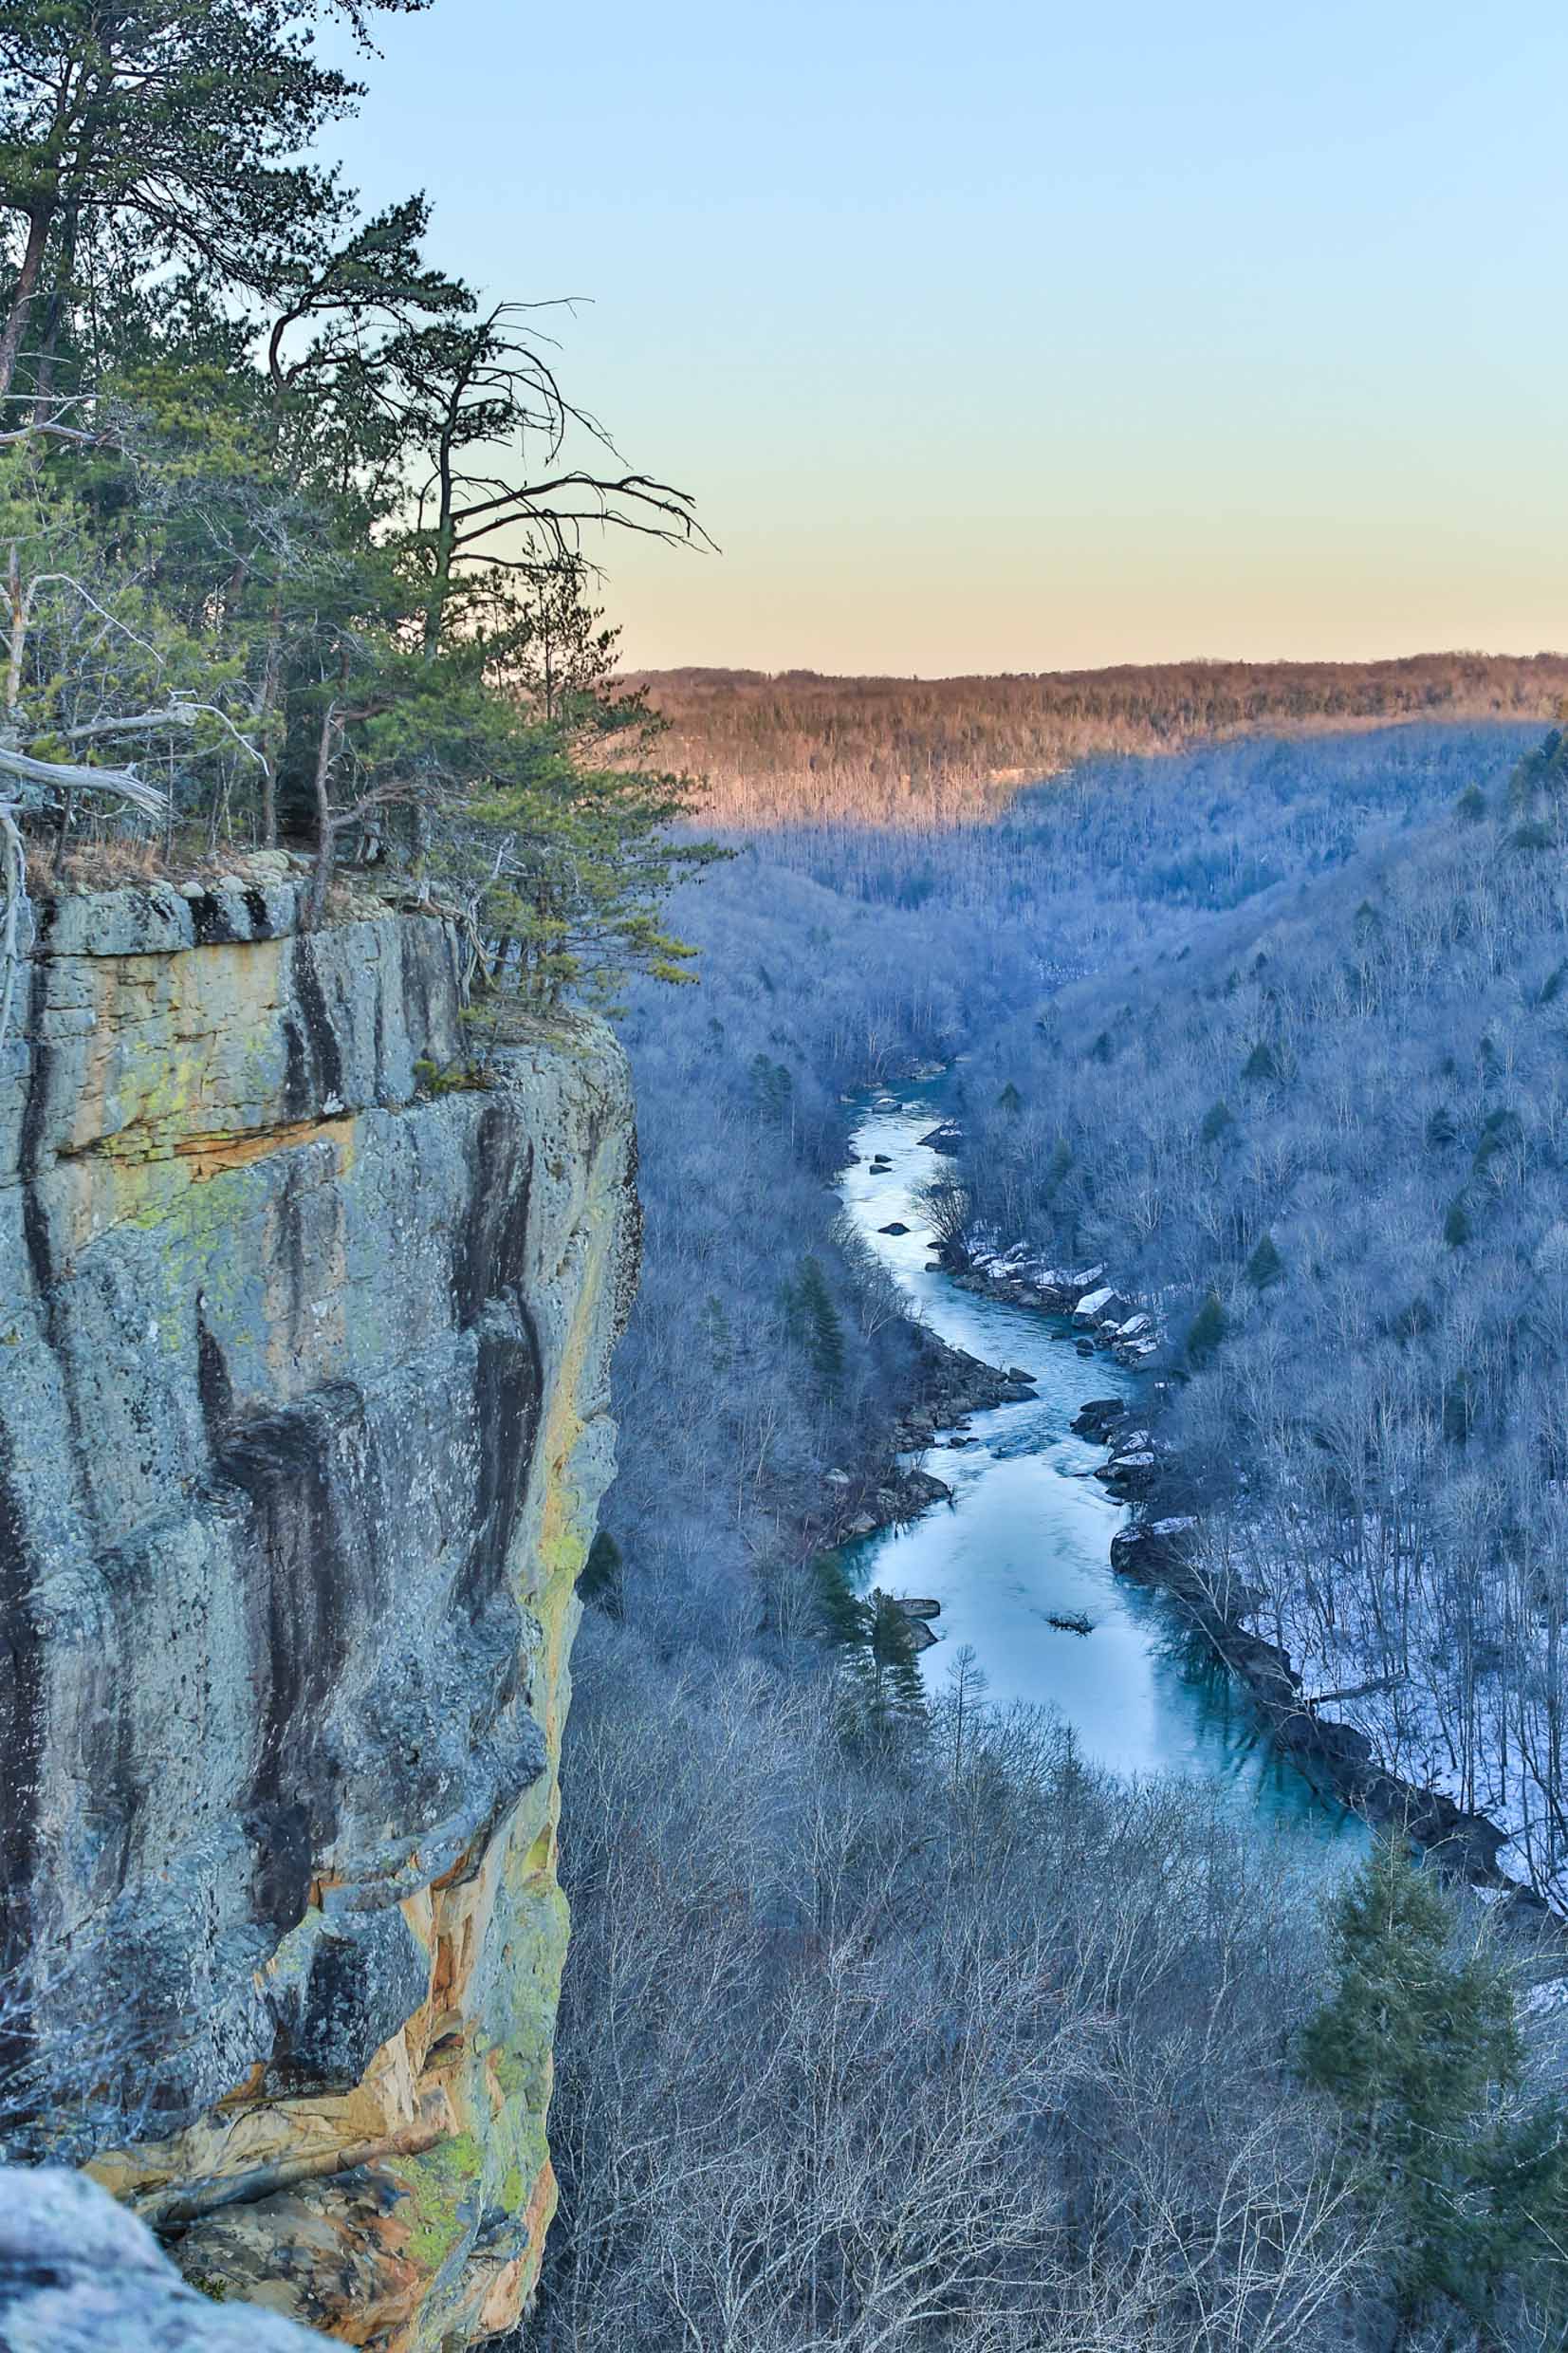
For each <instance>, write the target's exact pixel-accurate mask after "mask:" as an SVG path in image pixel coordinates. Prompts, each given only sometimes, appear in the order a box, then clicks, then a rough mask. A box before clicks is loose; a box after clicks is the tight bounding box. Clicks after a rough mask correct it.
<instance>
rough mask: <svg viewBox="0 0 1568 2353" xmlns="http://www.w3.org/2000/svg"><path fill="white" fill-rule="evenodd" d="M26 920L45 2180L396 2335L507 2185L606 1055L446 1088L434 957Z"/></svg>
mask: <svg viewBox="0 0 1568 2353" xmlns="http://www.w3.org/2000/svg"><path fill="white" fill-rule="evenodd" d="M295 898H296V895H295V893H294V891H293V890H292V889H291V888H290V887H288V886H286V885H278V886H273V887H271V888H268V889H267V890H261V889H246V890H235V891H233V892H228V893H226V892H223V891H215V892H208V893H204V894H200V895H197V896H196V897H194V898H189V897H183V896H182V895H181V894H179V893H177V892H175V891H172V890H170V889H169V888H168V887H167V886H163V885H158V886H154V887H151V888H148V889H146V890H138V891H121V892H115V893H109V894H103V895H101V896H100V897H98V898H96V899H64V900H62V901H60V902H59V903H58V905H57V907H56V908H55V909H54V911H53V914H52V917H51V919H50V920H49V921H47V922H46V925H45V926H44V928H43V931H42V936H41V938H40V941H39V943H38V949H37V953H36V954H35V956H34V959H33V963H32V968H31V991H30V998H29V1002H28V1009H27V1013H26V1018H25V1020H24V1021H23V1023H22V1024H21V1028H20V1033H19V1034H18V1035H16V1036H14V1037H13V1038H12V1039H11V1040H10V1041H9V1043H8V1044H7V1045H6V1046H5V1047H0V1264H4V1265H5V1266H6V1267H7V1268H8V1269H10V1270H11V1273H10V1276H9V1280H8V1285H7V1289H6V1292H5V1294H4V1297H3V1301H0V1343H5V1344H4V1347H3V1350H0V1372H3V1379H0V1583H3V1584H4V1587H5V1590H4V1593H3V1594H0V1603H3V1605H4V1607H5V1610H6V1616H7V1622H8V1625H9V1627H10V1628H11V1629H12V1630H13V1637H12V1640H11V1642H10V1644H9V1649H8V1651H7V1654H6V1657H5V1659H4V1662H3V1664H0V1752H3V1753H5V1755H6V1756H7V1759H8V1781H9V1785H10V1792H11V1794H12V1796H13V1803H12V1805H11V1806H9V1809H8V1813H9V1818H8V1820H7V1821H6V1823H5V1824H4V1826H3V1829H0V1875H3V1883H4V1893H5V1896H6V1899H7V1901H8V1906H9V1913H10V1917H11V1918H12V1919H13V1921H14V1922H15V1923H16V1924H17V1930H18V1933H19V1936H20V1937H21V1939H22V1941H23V1942H24V1943H25V1945H26V1947H27V1949H28V1951H29V1952H30V1954H31V1955H33V1956H34V1958H35V1960H36V1961H37V1962H38V1963H39V1964H40V1970H41V1983H42V1985H43V1989H44V1990H43V1992H42V1995H41V2002H42V2008H41V2012H40V2023H41V2025H42V2027H43V2029H44V2030H45V2036H46V2047H59V2048H61V2049H65V2048H68V2047H70V2044H71V2041H72V2037H73V2035H76V2034H79V2033H80V2032H81V2031H82V2030H83V2026H84V2023H85V2021H86V2018H87V2016H88V2014H89V2013H90V2015H91V2018H92V2020H93V2021H94V2022H95V2030H96V2029H101V2028H102V2026H103V2023H104V2022H105V2021H107V2020H112V2021H113V2022H114V2026H115V2030H116V2032H122V2034H123V2038H124V2044H125V2047H127V2048H133V2049H135V2050H137V2051H138V2052H146V2053H156V2065H151V2066H147V2067H146V2068H144V2069H143V2070H142V2074H143V2076H144V2080H145V2086H146V2091H147V2105H146V2113H145V2114H144V2115H142V2116H140V2117H139V2118H138V2120H137V2123H136V2129H135V2132H134V2136H133V2137H132V2138H131V2139H130V2140H128V2141H127V2144H126V2145H122V2146H119V2147H110V2148H106V2149H103V2150H101V2151H100V2153H99V2154H98V2155H97V2156H96V2157H95V2158H94V2160H93V2166H92V2170H93V2171H94V2173H95V2174H96V2175H97V2176H98V2177H99V2178H101V2180H103V2181H104V2182H106V2183H107V2184H108V2185H109V2186H110V2187H112V2188H113V2189H114V2190H115V2192H116V2193H117V2195H119V2196H121V2197H122V2198H124V2199H125V2200H127V2201H128V2202H129V2203H130V2204H131V2205H132V2206H133V2207H134V2208H137V2209H138V2210H139V2211H140V2212H142V2213H143V2214H145V2215H146V2216H147V2217H148V2218H149V2219H151V2220H152V2221H153V2222H154V2223H155V2224H157V2226H159V2227H160V2229H161V2230H162V2232H163V2233H164V2235H165V2236H166V2238H167V2241H168V2243H169V2245H170V2246H171V2248H172V2250H173V2251H174V2253H175V2257H176V2259H177V2260H178V2261H179V2262H180V2263H181V2264H182V2266H184V2267H185V2268H186V2269H187V2270H189V2271H190V2272H191V2273H192V2274H193V2275H195V2276H200V2277H203V2278H216V2279H219V2280H222V2281H225V2282H228V2283H230V2284H231V2285H232V2287H233V2288H234V2291H235V2292H236V2293H237V2294H242V2295H254V2296H257V2297H259V2298H261V2299H262V2300H263V2301H265V2302H266V2303H267V2305H268V2306H270V2307H272V2308H273V2309H274V2310H277V2311H281V2312H286V2313H288V2314H291V2315H292V2316H294V2317H295V2318H297V2319H299V2320H301V2321H303V2322H305V2323H307V2324H308V2325H312V2326H314V2327H318V2328H323V2329H326V2330H329V2331H330V2332H331V2333H333V2334H335V2335H338V2336H340V2337H341V2338H342V2339H343V2340H344V2341H346V2342H349V2343H356V2344H377V2345H380V2346H384V2347H387V2348H389V2349H393V2353H415V2349H418V2348H425V2347H434V2346H438V2345H442V2344H447V2343H451V2342H464V2341H466V2339H467V2338H470V2337H473V2336H477V2335H479V2334H482V2333H483V2332H484V2331H486V2330H494V2329H499V2328H501V2327H503V2326H506V2325H510V2322H511V2321H512V2319H513V2318H514V2317H515V2315H516V2312H517V2311H518V2309H519V2308H520V2307H521V2306H522V2304H523V2302H524V2301H525V2300H526V2296H527V2294H528V2293H529V2292H530V2291H531V2288H532V2286H533V2283H534V2280H535V2279H536V2277H537V2272H538V2263H539V2254H540V2247H541V2240H542V2233H543V2229H544V2224H545V2222H546V2221H547V2219H548V2210H549V2206H550V2201H551V2191H550V2181H549V2175H548V2166H547V2158H546V2155H545V2148H544V2104H545V2102H546V2099H547V2095H548V2084H549V2048H550V2031H551V2025H552V2021H553V2015H554V2005H555V1998H556V1992H557V1988H558V1984H559V1978H560V1972H561V1965H562V1959H563V1949H564V1938H565V1910H564V1904H563V1899H562V1898H561V1895H560V1891H559V1889H558V1887H557V1884H556V1879H555V1823H556V1817H557V1810H558V1796H557V1787H556V1761H557V1758H558V1755H559V1743H560V1736H561V1725H562V1716H563V1712H564V1708H565V1704H566V1696H567V1673H566V1660H567V1654H568V1652H569V1649H570V1643H571V1638H572V1633H573V1631H574V1629H575V1625H576V1621H577V1612H578V1603H577V1600H576V1594H575V1581H576V1576H577V1572H578V1570H579V1568H580V1567H581V1563H582V1560H583V1557H584V1554H585V1551H586V1547H587V1545H588V1543H589V1542H590V1540H591V1538H592V1534H593V1529H594V1519H595V1513H596V1510H597V1506H598V1501H599V1497H600V1493H601V1491H602V1490H603V1488H604V1486H605V1485H606V1483H607V1481H608V1478H609V1475H610V1472H611V1468H612V1439H613V1430H612V1425H611V1423H610V1420H609V1417H608V1360H609V1353H610V1349H611V1346H612V1344H613V1341H614V1338H615V1336H616V1334H617V1331H618V1325H619V1323H620V1321H621V1320H622V1319H623V1317H624V1314H625V1310H626V1305H627V1301H628V1297H629V1291H630V1286H631V1282H632V1280H633V1279H634V1277H633V1271H632V1263H631V1262H632V1259H633V1257H634V1254H635V1247H636V1204H635V1195H633V1194H632V1192H631V1171H632V1168H633V1165H634V1160H633V1138H632V1121H631V1110H630V1102H629V1093H628V1084H627V1077H626V1071H625V1066H624V1063H623V1060H622V1057H621V1055H620V1053H619V1051H618V1047H616V1046H615V1045H614V1043H613V1041H612V1040H611V1039H610V1037H609V1035H608V1033H607V1032H606V1031H604V1030H603V1029H602V1028H600V1027H598V1026H597V1025H595V1024H593V1023H589V1022H586V1021H582V1020H581V1019H577V1018H571V1017H563V1019H562V1020H561V1021H560V1022H559V1023H557V1024H555V1025H553V1026H551V1027H546V1028H542V1029H541V1031H540V1033H539V1035H538V1036H537V1038H536V1039H534V1040H533V1041H532V1042H531V1043H529V1044H527V1045H526V1046H524V1047H514V1048H512V1049H510V1050H508V1051H507V1052H506V1053H504V1054H500V1055H498V1056H497V1057H496V1058H495V1061H494V1065H493V1067H492V1068H491V1069H490V1070H489V1072H488V1074H487V1080H488V1083H487V1084H486V1085H485V1086H484V1087H470V1086H443V1087H442V1088H441V1089H439V1090H438V1091H433V1090H432V1089H430V1088H429V1086H428V1085H427V1084H426V1083H425V1080H426V1074H427V1073H428V1070H429V1068H430V1067H431V1066H434V1067H436V1068H439V1069H449V1068H452V1067H453V1066H456V1065H460V1064H461V1061H462V1047H463V1039H462V1030H461V1021H460V1006H459V981H458V974H459V960H458V951H457V943H456V941H455V939H454V937H453V936H452V933H451V932H450V931H449V929H448V928H447V927H446V926H445V925H443V924H442V923H441V922H439V921H437V920H435V919H434V918H429V917H417V916H411V915H406V914H399V913H396V912H394V911H392V910H391V909H385V910H379V911H378V910H375V909H369V910H367V911H365V912H364V914H363V916H362V919H358V920H354V921H348V922H342V923H340V924H336V925H334V926H331V927H329V928H327V929H325V930H323V931H321V932H317V933H314V934H303V933H301V932H300V931H299V930H298V928H297V922H296V916H297V909H296V904H295Z"/></svg>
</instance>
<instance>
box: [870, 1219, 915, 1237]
mask: <svg viewBox="0 0 1568 2353" xmlns="http://www.w3.org/2000/svg"><path fill="white" fill-rule="evenodd" d="M876 1231H877V1232H878V1233H908V1232H909V1228H908V1226H903V1225H900V1224H899V1222H898V1220H897V1218H896V1217H895V1219H894V1221H893V1223H892V1225H891V1226H878V1227H877V1229H876Z"/></svg>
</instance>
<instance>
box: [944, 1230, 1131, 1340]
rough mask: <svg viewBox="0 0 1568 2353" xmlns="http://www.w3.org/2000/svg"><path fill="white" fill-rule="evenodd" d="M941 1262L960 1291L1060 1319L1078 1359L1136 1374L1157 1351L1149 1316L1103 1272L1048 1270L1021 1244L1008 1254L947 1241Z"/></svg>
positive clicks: (1052, 1268)
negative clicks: (1102, 1360)
mask: <svg viewBox="0 0 1568 2353" xmlns="http://www.w3.org/2000/svg"><path fill="white" fill-rule="evenodd" d="M942 1263H943V1265H944V1266H945V1267H946V1268H947V1269H948V1270H949V1272H950V1274H951V1276H952V1279H953V1281H954V1282H955V1283H956V1284H957V1285H958V1287H959V1288H960V1289H961V1290H967V1291H977V1292H980V1293H981V1294H982V1295H983V1296H984V1297H986V1298H987V1299H1001V1300H1005V1302H1006V1304H1007V1305H1008V1306H1013V1307H1033V1308H1035V1309H1037V1310H1038V1311H1039V1313H1040V1314H1042V1315H1058V1316H1062V1317H1065V1318H1066V1319H1067V1321H1068V1322H1069V1323H1070V1324H1071V1325H1072V1326H1073V1335H1074V1337H1075V1338H1076V1341H1077V1344H1078V1347H1079V1351H1080V1353H1081V1354H1082V1355H1084V1356H1094V1355H1097V1354H1105V1355H1108V1356H1111V1357H1114V1358H1115V1359H1116V1362H1117V1363H1118V1364H1125V1365H1127V1366H1128V1367H1129V1368H1130V1369H1132V1370H1136V1369H1138V1368H1140V1367H1142V1366H1145V1365H1147V1363H1148V1362H1149V1360H1150V1359H1151V1358H1152V1357H1153V1356H1155V1355H1157V1354H1158V1352H1159V1345H1160V1338H1159V1328H1158V1325H1157V1324H1156V1322H1155V1319H1154V1316H1153V1313H1152V1312H1151V1311H1150V1310H1149V1309H1148V1308H1146V1307H1143V1306H1140V1305H1139V1304H1138V1302H1137V1301H1136V1300H1135V1299H1133V1298H1130V1297H1129V1296H1128V1295H1127V1294H1126V1293H1125V1292H1122V1291H1119V1290H1117V1288H1116V1286H1115V1284H1114V1283H1108V1282H1107V1281H1106V1279H1105V1269H1104V1268H1103V1267H1100V1266H1096V1267H1085V1268H1082V1269H1079V1271H1078V1272H1077V1273H1073V1272H1069V1271H1067V1270H1065V1269H1061V1268H1059V1267H1049V1266H1046V1265H1044V1264H1043V1263H1042V1261H1041V1260H1040V1259H1038V1258H1034V1257H1031V1255H1030V1254H1029V1251H1028V1250H1027V1249H1026V1247H1025V1246H1024V1244H1022V1243H1020V1244H1019V1245H1018V1246H1017V1247H1016V1248H1015V1249H1013V1250H1009V1251H991V1250H987V1249H983V1248H982V1249H970V1248H967V1247H966V1246H965V1245H964V1244H963V1243H959V1242H950V1243H949V1244H947V1245H946V1247H945V1248H944V1250H943V1251H942Z"/></svg>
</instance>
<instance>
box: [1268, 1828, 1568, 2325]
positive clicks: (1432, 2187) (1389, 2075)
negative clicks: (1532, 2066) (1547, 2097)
mask: <svg viewBox="0 0 1568 2353" xmlns="http://www.w3.org/2000/svg"><path fill="white" fill-rule="evenodd" d="M1334 1951H1335V1963H1336V1977H1337V1982H1336V1985H1335V1990H1334V1992H1333V1993H1332V1995H1331V1997H1330V1999H1329V2000H1328V2002H1327V2003H1326V2004H1325V2006H1324V2008H1323V2009H1322V2010H1320V2011H1319V2013H1318V2015H1317V2017H1316V2018H1314V2019H1313V2020H1312V2022H1311V2024H1310V2025H1309V2027H1308V2028H1307V2029H1306V2032H1305V2034H1304V2036H1303V2038H1302V2044H1301V2064H1302V2071H1303V2073H1304V2075H1305V2077H1306V2080H1307V2081H1308V2082H1309V2083H1310V2084H1313V2085H1314V2086H1316V2088H1317V2089H1319V2091H1322V2092H1325V2093H1327V2094H1328V2096H1329V2097H1330V2098H1331V2099H1332V2100H1333V2101H1334V2102H1335V2103H1336V2104H1337V2107H1338V2108H1339V2110H1340V2112H1341V2114H1342V2115H1343V2117H1344V2119H1345V2121H1346V2123H1347V2125H1348V2127H1349V2130H1350V2135H1351V2140H1352V2144H1353V2146H1354V2149H1355V2152H1356V2163H1357V2167H1358V2171H1359V2175H1360V2177H1361V2180H1362V2183H1363V2187H1364V2192H1365V2195H1366V2196H1367V2197H1368V2198H1369V2199H1371V2200H1374V2201H1375V2202H1376V2203H1377V2204H1378V2205H1379V2206H1380V2207H1381V2208H1383V2209H1384V2210H1385V2211H1386V2212H1387V2213H1388V2214H1390V2215H1391V2217H1392V2219H1393V2225H1394V2230H1395V2236H1396V2246H1395V2258H1394V2270H1395V2281H1394V2284H1395V2291H1396V2295H1397V2299H1398V2304H1399V2308H1400V2312H1401V2316H1402V2320H1403V2323H1404V2325H1405V2327H1406V2329H1407V2330H1408V2329H1409V2328H1411V2327H1413V2326H1414V2325H1416V2324H1417V2323H1418V2322H1419V2321H1420V2319H1421V2318H1422V2316H1423V2315H1424V2314H1425V2313H1426V2312H1427V2311H1429V2310H1430V2307H1432V2306H1433V2305H1434V2304H1435V2303H1438V2302H1440V2301H1447V2302H1448V2304H1449V2305H1452V2306H1455V2307H1458V2308H1459V2309H1460V2310H1461V2311H1462V2312H1464V2313H1466V2314H1467V2315H1468V2316H1469V2317H1470V2318H1471V2320H1472V2321H1477V2322H1481V2323H1485V2321H1486V2319H1487V2318H1488V2316H1489V2315H1490V2314H1491V2313H1492V2312H1493V2310H1494V2308H1495V2307H1496V2305H1497V2302H1498V2299H1499V2297H1500V2295H1501V2294H1502V2293H1503V2289H1504V2288H1505V2285H1506V2284H1507V2282H1508V2281H1509V2280H1510V2279H1511V2278H1516V2279H1517V2278H1523V2279H1524V2280H1525V2283H1526V2285H1528V2286H1530V2287H1533V2288H1541V2289H1543V2290H1544V2291H1545V2292H1547V2293H1553V2292H1558V2293H1560V2282H1559V2283H1558V2287H1557V2288H1556V2289H1555V2290H1554V2288H1553V2283H1552V2279H1551V2276H1550V2275H1551V2272H1552V2270H1553V2269H1554V2263H1555V2258H1554V2251H1553V2246H1552V2239H1553V2234H1554V2231H1555V2228H1556V2225H1557V2221H1558V2219H1559V2217H1560V2214H1561V2212H1562V2206H1563V2199H1564V2194H1565V2188H1568V2144H1565V2141H1564V2135H1563V2129H1562V2122H1561V2120H1560V2118H1559V2116H1558V2115H1557V2114H1556V2113H1555V2112H1554V2111H1551V2110H1549V2109H1545V2108H1538V2109H1535V2110H1525V2111H1521V2110H1520V2108H1519V2106H1518V2103H1517V2097H1516V2095H1517V2093H1518V2090H1519V2085H1520V2080H1521V2074H1522V2047H1521V2042H1520V2036H1519V2030H1518V2027H1517V2025H1516V2023H1515V2017H1514V2004H1513V1997H1512V1993H1511V1992H1510V1990H1509V1987H1508V1984H1507V1981H1506V1979H1505V1977H1504V1975H1503V1972H1502V1969H1501V1968H1500V1966H1499V1965H1498V1963H1497V1961H1496V1960H1495V1958H1494V1957H1493V1956H1492V1955H1489V1954H1487V1953H1486V1952H1485V1951H1484V1950H1481V1949H1479V1948H1478V1949H1473V1950H1471V1951H1470V1952H1468V1953H1460V1952H1457V1951H1456V1947H1455V1922H1454V1918H1453V1915H1452V1912H1451V1910H1450V1907H1449V1905H1448V1901H1447V1900H1446V1899H1445V1898H1444V1896H1443V1894H1442V1892H1441V1889H1440V1888H1439V1886H1438V1884H1437V1881H1436V1880H1435V1877H1434V1876H1433V1874H1432V1873H1431V1872H1430V1871H1429V1870H1426V1869H1424V1868H1422V1867H1421V1866H1419V1865H1418V1864H1416V1863H1415V1862H1413V1861H1412V1860H1411V1857H1410V1855H1409V1853H1408V1852H1407V1850H1406V1849H1405V1847H1404V1846H1403V1844H1402V1843H1396V1842H1394V1841H1392V1840H1382V1841H1379V1843H1378V1844H1377V1846H1376V1847H1375V1848H1374V1852H1373V1854H1372V1855H1371V1857H1370V1858H1369V1859H1368V1861H1367V1862H1365V1863H1364V1864H1363V1865H1362V1867H1361V1869H1360V1870H1359V1871H1358V1872H1357V1873H1356V1876H1355V1878H1354V1879H1353V1880H1352V1881H1351V1882H1350V1884H1349V1886H1348V1887H1347V1888H1346V1889H1345V1892H1344V1894H1343V1895H1342V1896H1341V1897H1340V1899H1339V1900H1338V1903H1337V1907H1336V1911H1335V1917H1334Z"/></svg>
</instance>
